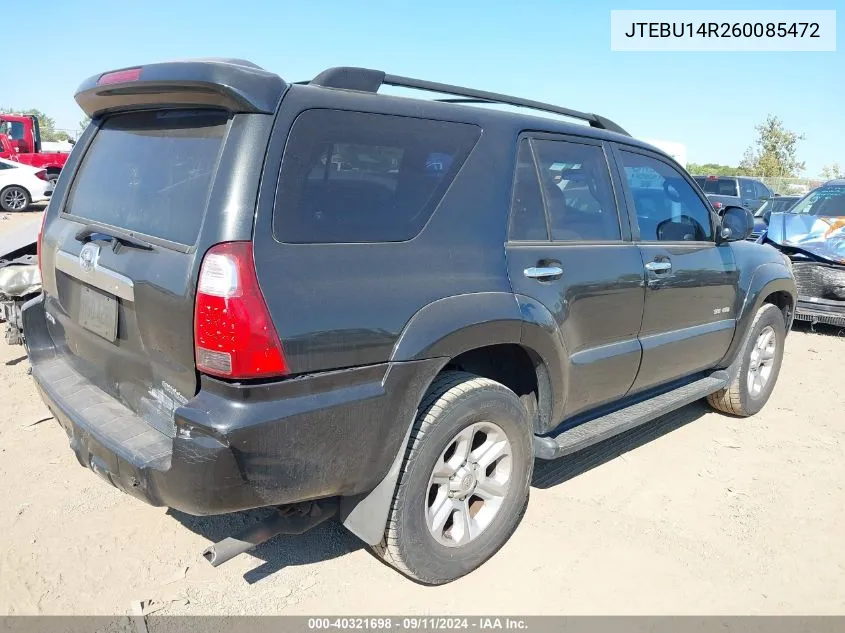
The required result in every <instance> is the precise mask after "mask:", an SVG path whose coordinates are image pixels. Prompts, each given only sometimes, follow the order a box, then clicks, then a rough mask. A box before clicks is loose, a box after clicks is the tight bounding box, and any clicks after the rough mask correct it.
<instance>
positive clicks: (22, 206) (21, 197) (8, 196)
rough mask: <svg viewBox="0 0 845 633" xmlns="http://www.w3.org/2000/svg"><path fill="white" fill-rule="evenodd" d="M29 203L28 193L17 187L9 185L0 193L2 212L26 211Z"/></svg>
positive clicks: (30, 200) (30, 199)
mask: <svg viewBox="0 0 845 633" xmlns="http://www.w3.org/2000/svg"><path fill="white" fill-rule="evenodd" d="M31 202H32V198H31V197H30V195H29V192H28V191H27V190H26V189H24V188H23V187H21V186H19V185H10V186H8V187H6V188H5V189H3V191H0V208H2V209H3V211H26V210H27V209H28V208H29V205H30V203H31Z"/></svg>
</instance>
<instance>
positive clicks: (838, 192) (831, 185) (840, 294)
mask: <svg viewBox="0 0 845 633" xmlns="http://www.w3.org/2000/svg"><path fill="white" fill-rule="evenodd" d="M760 241H761V242H763V243H765V244H771V245H772V246H774V247H775V248H777V249H778V250H780V251H782V252H783V253H784V254H786V255H787V256H788V257H789V259H790V260H791V262H792V270H793V274H794V276H795V282H796V285H797V286H798V303H797V306H796V310H795V318H796V319H797V320H801V321H810V322H811V323H826V324H828V325H836V326H840V327H845V179H839V180H832V181H830V182H827V183H825V184H824V185H822V186H821V187H819V188H817V189H814V190H813V191H811V192H810V193H808V194H807V195H806V196H804V197H803V198H802V199H801V200H799V201H798V202H797V203H796V204H795V205H794V206H793V207H791V208H790V209H789V211H788V212H787V213H772V215H771V216H770V218H769V226H768V228H767V230H766V232H765V233H764V234H763V235H762V236H761V238H760Z"/></svg>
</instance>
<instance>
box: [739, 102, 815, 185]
mask: <svg viewBox="0 0 845 633" xmlns="http://www.w3.org/2000/svg"><path fill="white" fill-rule="evenodd" d="M754 129H755V130H757V140H756V141H755V143H754V146H752V147H749V148H748V149H746V150H745V155H744V156H743V158H742V162H741V163H740V167H742V168H743V169H746V170H748V171H749V173H752V174H755V175H757V176H777V177H781V178H794V177H796V176H798V174H799V173H800V172H802V171H804V163H803V162H802V161H799V160H798V142H799V141H801V140H803V139H804V135H803V134H798V133H796V132H793V131H792V130H787V129H786V128H785V127H784V126H783V122H782V121H781V120H780V119H779V118H778V117H776V116H773V115H771V114H770V115H768V116H767V117H766V120H765V121H763V123H761V124H760V125H757V126H755V128H754Z"/></svg>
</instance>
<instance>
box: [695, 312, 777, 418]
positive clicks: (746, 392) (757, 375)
mask: <svg viewBox="0 0 845 633" xmlns="http://www.w3.org/2000/svg"><path fill="white" fill-rule="evenodd" d="M785 340H786V325H785V324H784V318H783V313H782V312H781V311H780V308H778V307H777V306H775V305H772V304H770V303H766V304H763V305H762V306H761V307H760V310H759V311H758V312H757V314H756V315H755V316H754V322H753V323H752V324H751V332H750V333H749V336H748V340H747V342H746V344H745V349H743V350H742V363H741V364H740V367H739V371H738V372H737V374H736V377H735V378H734V380H733V382H732V383H731V384H730V385H729V386H728V387H727V388H726V389H722V390H721V391H717V392H716V393H714V394H712V395H710V396H708V397H707V402H709V403H710V406H712V407H713V408H714V409H718V410H719V411H722V412H724V413H730V414H732V415H737V416H740V417H747V416H749V415H754V414H755V413H757V412H758V411H760V409H762V408H763V406H764V405H765V404H766V402H767V401H768V400H769V396H771V395H772V391H773V390H774V388H775V383H776V382H777V379H778V374H779V373H780V366H781V362H782V361H783V346H784V342H785Z"/></svg>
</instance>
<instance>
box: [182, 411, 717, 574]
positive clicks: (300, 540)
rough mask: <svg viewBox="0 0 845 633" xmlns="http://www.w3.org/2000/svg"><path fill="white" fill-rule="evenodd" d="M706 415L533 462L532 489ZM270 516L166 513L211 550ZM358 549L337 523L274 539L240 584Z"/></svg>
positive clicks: (674, 418)
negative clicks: (213, 545) (551, 458)
mask: <svg viewBox="0 0 845 633" xmlns="http://www.w3.org/2000/svg"><path fill="white" fill-rule="evenodd" d="M707 410H708V409H707V407H706V405H705V404H704V403H703V402H700V403H695V404H692V405H689V406H687V407H684V408H683V409H681V410H679V411H675V412H673V413H670V414H668V415H665V416H663V417H662V418H659V419H657V420H655V421H653V422H650V423H648V424H645V425H643V426H641V427H639V428H636V429H632V430H630V431H628V432H626V433H623V434H622V435H619V436H617V437H613V438H610V439H608V440H606V441H604V442H601V443H600V444H597V445H595V446H592V447H590V448H587V449H585V450H583V451H580V452H578V453H575V454H573V455H569V456H567V457H563V458H561V459H558V460H555V461H550V462H546V461H539V460H538V461H537V463H536V465H535V468H534V478H533V481H532V485H533V486H535V487H536V488H551V487H552V486H556V485H558V484H561V483H564V482H566V481H569V480H570V479H573V478H574V477H577V476H579V475H581V474H583V473H585V472H587V471H589V470H592V469H593V468H596V467H597V466H601V465H602V464H604V463H606V462H608V461H610V460H612V459H615V458H616V457H618V456H619V455H622V454H624V453H627V452H628V451H631V450H633V449H635V448H637V447H639V446H642V445H643V444H646V443H648V442H651V441H653V440H656V439H658V438H660V437H662V436H664V435H666V434H668V433H671V432H672V431H674V430H676V429H679V428H681V427H683V426H685V425H687V424H689V423H690V422H694V421H695V420H697V419H698V418H700V417H701V416H702V415H704V413H706V412H707ZM271 512H272V510H270V509H265V510H251V511H248V512H237V513H234V514H226V515H220V516H207V517H196V516H191V515H189V514H184V513H182V512H179V511H177V510H172V509H171V510H169V511H168V514H169V515H170V516H172V517H173V518H174V519H176V520H177V521H179V522H180V523H182V525H184V526H185V527H186V528H188V529H189V530H191V531H192V532H195V533H196V534H199V535H200V536H202V537H203V538H204V539H206V540H207V541H208V544H209V545H211V544H212V543H216V542H217V541H220V540H222V539H224V538H226V537H227V536H234V535H236V534H237V533H238V532H240V531H242V530H244V529H245V528H247V527H248V526H250V525H252V524H254V523H256V522H258V521H260V520H262V519H264V518H265V517H267V516H269V515H270V513H271ZM363 547H365V545H364V544H363V543H362V542H361V541H359V540H358V539H357V538H356V537H355V536H353V535H352V534H351V533H349V532H347V531H346V530H345V529H344V528H343V527H342V526H341V525H340V523H339V522H338V521H337V520H331V521H328V522H327V523H324V524H322V525H319V526H317V527H316V528H314V529H313V530H311V531H309V532H306V533H305V534H301V535H279V536H276V537H275V538H272V539H270V540H269V541H267V542H266V543H264V544H263V545H259V546H258V547H256V548H255V549H253V550H251V551H250V555H252V556H255V557H256V558H259V559H261V560H263V561H264V563H263V564H261V565H259V566H258V567H256V568H255V569H251V570H250V571H248V572H247V573H246V574H244V580H246V581H247V582H248V583H250V584H251V583H256V582H258V581H260V580H262V579H264V578H266V577H267V576H270V575H271V574H274V573H275V572H277V571H279V570H281V569H284V568H285V567H291V566H297V565H307V564H310V563H317V562H322V561H325V560H330V559H332V558H338V557H340V556H344V555H346V554H349V553H351V552H354V551H356V550H359V549H362V548H363ZM224 564H225V563H224Z"/></svg>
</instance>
